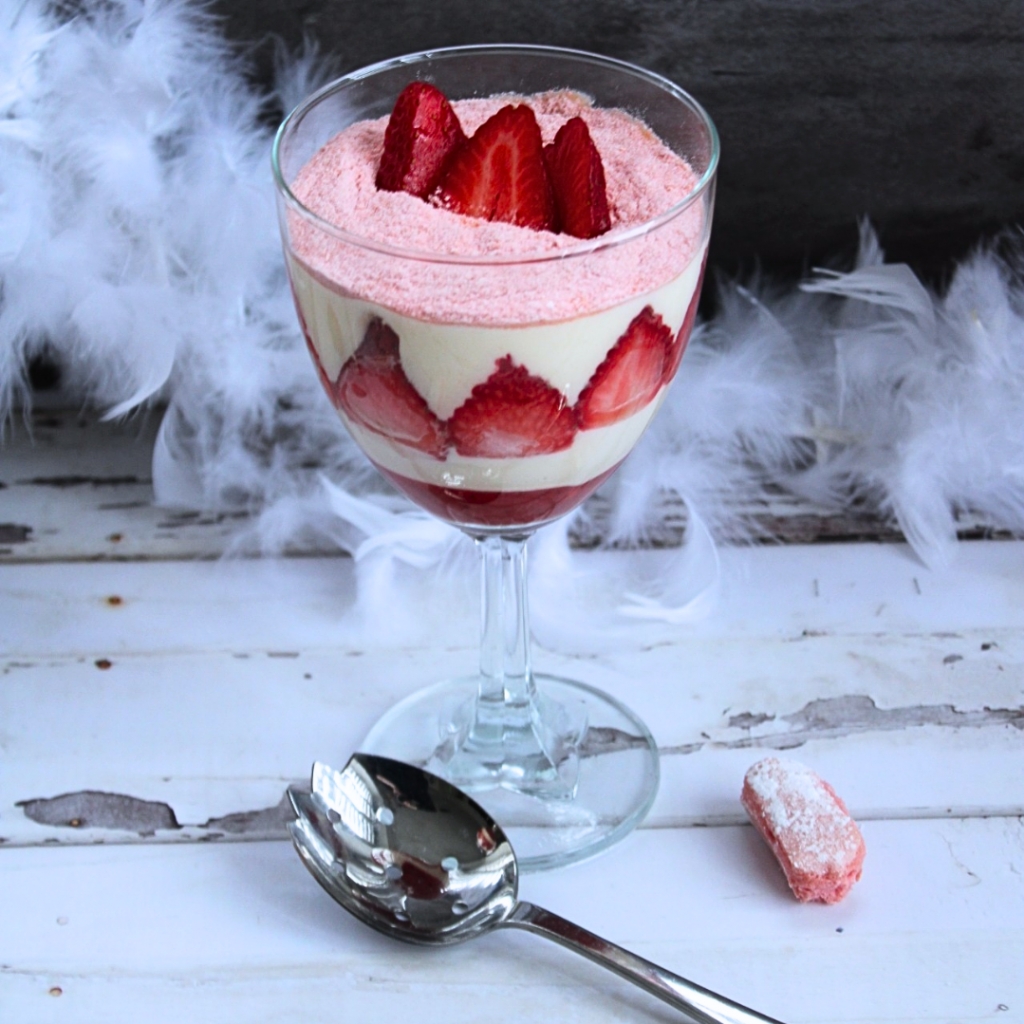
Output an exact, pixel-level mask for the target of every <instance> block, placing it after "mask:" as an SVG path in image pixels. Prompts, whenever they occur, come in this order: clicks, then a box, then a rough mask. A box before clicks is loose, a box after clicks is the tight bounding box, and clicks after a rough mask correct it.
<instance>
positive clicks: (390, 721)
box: [360, 675, 659, 871]
mask: <svg viewBox="0 0 1024 1024" xmlns="http://www.w3.org/2000/svg"><path fill="white" fill-rule="evenodd" d="M534 678H535V682H536V686H537V690H538V693H539V700H538V702H537V710H535V711H534V712H532V714H527V715H526V717H525V718H524V719H523V720H522V721H518V722H515V723H513V724H512V725H509V724H508V721H507V718H506V719H505V723H504V724H499V723H498V722H497V718H496V716H495V718H494V719H492V718H490V717H489V715H488V713H487V709H486V708H485V707H484V708H481V707H480V705H479V704H478V703H477V700H476V696H477V692H478V683H479V680H478V679H477V678H476V677H475V676H473V677H467V678H464V679H453V680H449V681H446V682H443V683H438V684H436V685H434V686H431V687H428V688H426V689H424V690H419V691H418V692H416V693H414V694H412V695H411V696H409V697H407V698H406V699H405V700H403V701H401V702H400V703H398V704H396V705H395V706H394V707H393V708H391V709H390V710H389V711H388V712H387V713H386V714H385V715H384V716H383V718H381V719H380V720H379V721H378V722H377V723H376V725H374V727H373V728H372V729H371V730H370V732H369V734H368V735H367V737H366V739H365V740H364V742H363V743H362V745H361V747H360V749H361V750H363V751H364V752H366V753H372V754H381V755H384V756H386V757H393V758H396V759H397V760H400V761H407V762H409V763H410V764H415V765H419V766H421V767H423V768H426V769H427V770H428V771H432V772H434V773H435V774H437V775H441V776H443V777H444V778H446V779H448V780H449V781H451V782H453V783H454V784H455V785H457V786H459V787H460V788H462V789H464V790H466V791H467V792H470V793H472V795H473V798H474V799H475V800H476V801H478V802H479V803H480V804H482V805H483V807H484V808H485V809H486V810H487V811H488V812H489V813H490V814H491V815H492V817H493V818H494V819H495V820H496V821H497V822H498V823H499V824H500V825H501V826H502V828H504V829H505V831H506V832H507V833H508V836H509V839H510V840H511V842H512V846H513V848H514V849H515V851H516V858H517V860H518V861H519V866H520V869H521V870H523V871H540V870H543V869H546V868H553V867H560V866H562V865H565V864H571V863H573V862H575V861H579V860H583V859H584V858H587V857H592V856H594V854H596V853H599V852H600V851H602V850H605V849H607V848H608V847H609V846H611V845H612V844H613V843H616V842H618V841H619V840H620V839H622V838H623V837H624V836H626V835H627V834H628V833H629V832H631V831H632V830H633V829H634V828H635V827H636V826H637V825H638V824H639V823H640V822H641V821H642V820H643V818H644V816H645V815H646V814H647V812H648V811H649V810H650V807H651V804H652V803H653V802H654V797H655V794H656V793H657V790H658V778H659V770H658V750H657V747H656V746H655V743H654V738H653V737H652V736H651V734H650V731H649V730H648V729H647V727H646V726H645V725H644V724H643V723H642V722H641V721H640V719H639V718H637V717H636V715H634V714H633V712H632V711H630V710H629V708H627V707H625V705H623V704H620V703H619V702H618V701H617V700H615V699H614V698H612V697H610V696H608V695H607V694H605V693H602V692H601V691H600V690H595V689H594V688H593V687H591V686H587V685H586V684H585V683H578V682H574V681H572V680H569V679H560V678H558V677H557V676H546V675H537V676H535V677H534Z"/></svg>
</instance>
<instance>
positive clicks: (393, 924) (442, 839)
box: [288, 754, 779, 1024]
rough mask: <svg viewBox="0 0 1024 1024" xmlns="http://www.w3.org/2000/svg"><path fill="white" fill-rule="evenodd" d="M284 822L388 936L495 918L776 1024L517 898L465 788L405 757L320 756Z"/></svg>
mask: <svg viewBox="0 0 1024 1024" xmlns="http://www.w3.org/2000/svg"><path fill="white" fill-rule="evenodd" d="M288 796H289V799H290V801H291V805H292V808H293V809H294V811H295V821H293V822H292V823H291V824H290V826H289V829H290V831H291V835H292V840H293V841H294V843H295V848H296V849H297V850H298V853H299V856H300V857H301V858H302V861H303V863H304V864H305V865H306V867H307V868H308V869H309V871H310V873H311V874H312V875H313V877H314V878H315V879H316V880H317V881H318V882H319V883H320V885H321V886H323V888H324V889H325V890H326V891H327V893H328V894H329V895H330V896H331V897H332V898H333V899H335V900H336V901H337V902H338V903H340V904H341V905H342V906H343V907H344V908H345V909H346V910H347V911H349V913H351V914H353V915H354V916H355V917H357V918H359V920H360V921H362V922H363V923H364V924H368V925H369V926H370V927H371V928H375V929H376V930H377V931H379V932H383V933H384V934H385V935H390V936H391V937H392V938H396V939H402V940H403V941H405V942H413V943H416V944H418V945H425V946H448V945H453V944H454V943H457V942H464V941H465V940H467V939H471V938H474V937H476V936H477V935H482V934H484V933H485V932H488V931H492V930H493V929H495V928H500V927H514V928H523V929H526V930H527V931H532V932H535V933H536V934H539V935H543V936H544V937H545V938H548V939H552V940H553V941H555V942H558V943H559V944H561V945H563V946H566V947H567V948H569V949H572V950H574V951H575V952H577V953H580V954H582V955H583V956H585V957H587V958H588V959H590V960H593V961H594V962H595V963H598V964H600V965H601V966H602V967H606V968H608V969H609V970H612V971H614V972H615V973H616V974H618V975H619V976H620V977H623V978H625V979H626V980H627V981H631V982H633V983H634V984H636V985H639V986H640V987H641V988H643V989H644V990H646V991H647V992H649V993H651V994H652V995H654V996H657V997H658V998H659V999H662V1000H664V1001H665V1002H667V1003H669V1004H671V1005H672V1006H674V1007H676V1008H677V1009H680V1010H682V1011H684V1012H685V1013H686V1014H687V1015H688V1016H690V1017H691V1018H693V1019H694V1020H696V1021H699V1022H701V1024H779V1022H778V1021H776V1020H774V1019H773V1018H771V1017H766V1016H764V1015H763V1014H760V1013H756V1012H755V1011H753V1010H750V1009H748V1008H747V1007H745V1006H741V1005H740V1004H739V1003H735V1002H733V1001H732V1000H730V999H727V998H725V997H724V996H720V995H717V994H715V993H714V992H711V991H709V990H708V989H705V988H702V987H701V986H699V985H696V984H694V983H693V982H690V981H687V980H686V979H684V978H680V977H679V976H678V975H675V974H672V973H671V972H669V971H666V970H664V969H663V968H660V967H658V966H656V965H655V964H652V963H650V962H649V961H647V960H644V959H643V958H641V957H638V956H636V955H635V954H633V953H630V952H628V951H627V950H624V949H622V948H621V947H619V946H616V945H614V944H613V943H610V942H607V941H605V940H604V939H601V938H599V937H598V936H596V935H594V934H592V933H591V932H588V931H586V930H584V929H583V928H580V927H579V926H577V925H574V924H572V923H571V922H569V921H566V920H565V919H564V918H561V917H559V916H558V915H557V914H552V913H551V912H550V911H547V910H543V909H542V908H540V907H537V906H534V905H533V904H531V903H527V902H525V901H521V900H519V899H518V884H519V872H518V865H517V863H516V856H515V852H514V851H513V849H512V844H511V843H510V842H509V841H508V837H507V836H506V835H505V833H504V831H503V830H502V828H501V826H500V825H499V824H498V823H497V822H496V821H494V819H493V818H491V816H490V815H489V814H488V813H487V812H486V811H485V810H484V809H483V808H482V807H480V805H479V804H477V803H476V802H475V801H474V800H472V799H471V798H470V797H468V796H467V795H466V794H465V793H463V792H462V791H461V790H460V789H458V788H457V787H455V786H453V785H452V784H451V783H449V782H446V781H445V780H444V779H441V778H439V777H438V776H436V775H432V774H431V773H430V772H427V771H424V770H423V769H421V768H417V767H414V766H413V765H409V764H405V763H404V762H401V761H394V760H391V759H390V758H386V757H378V756H376V755H371V754H355V755H353V757H352V758H351V760H350V761H349V762H348V764H347V765H346V766H345V768H344V769H342V770H340V771H339V770H337V769H334V768H331V767H329V766H328V765H325V764H321V763H319V762H318V763H316V764H314V766H313V774H312V780H311V787H310V789H309V790H308V791H307V790H303V789H297V788H295V787H289V790H288Z"/></svg>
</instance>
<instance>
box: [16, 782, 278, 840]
mask: <svg viewBox="0 0 1024 1024" xmlns="http://www.w3.org/2000/svg"><path fill="white" fill-rule="evenodd" d="M15 806H16V807H20V808H21V809H22V811H23V812H24V814H25V817H26V818H28V819H29V820H30V821H34V822H36V824H38V825H46V826H49V827H51V828H59V829H73V830H74V831H75V832H85V831H89V830H99V831H109V832H118V833H125V832H130V833H134V834H135V835H137V836H139V837H140V838H147V839H148V838H154V837H156V836H157V834H158V833H163V836H162V838H164V839H166V838H170V835H169V834H173V835H174V836H176V837H180V838H182V839H190V840H194V841H214V840H217V839H221V838H223V837H224V836H225V835H230V836H234V837H236V838H245V839H283V838H285V837H286V836H287V834H288V831H287V827H288V822H289V821H291V819H292V813H291V809H290V805H289V803H288V797H287V794H283V795H282V797H281V799H280V800H279V801H278V802H277V803H276V804H275V805H274V806H273V807H262V808H259V809H257V810H252V811H236V812H234V813H231V814H225V815H221V816H220V817H216V818H210V819H209V820H208V821H205V822H203V823H202V824H201V825H190V824H182V823H180V822H179V821H178V817H177V815H176V814H175V812H174V808H173V807H171V806H170V804H167V803H164V802H162V801H159V800H143V799H141V798H139V797H135V796H129V795H127V794H124V793H108V792H105V791H102V790H93V789H84V790H79V791H77V792H74V793H61V794H60V795H59V796H54V797H36V798H34V799H31V800H19V801H18V802H17V803H16V804H15ZM62 841H65V840H64V839H63V838H62V839H57V838H52V837H51V838H47V839H44V840H43V842H62ZM71 841H72V842H76V841H81V840H71ZM93 841H94V842H96V841H99V842H103V841H104V840H103V839H102V838H101V839H96V838H95V837H93Z"/></svg>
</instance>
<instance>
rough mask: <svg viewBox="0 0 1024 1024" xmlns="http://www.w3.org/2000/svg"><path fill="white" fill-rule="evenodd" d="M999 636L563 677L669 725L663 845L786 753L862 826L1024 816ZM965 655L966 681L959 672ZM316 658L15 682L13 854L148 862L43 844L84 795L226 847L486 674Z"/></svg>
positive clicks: (137, 661) (149, 665) (756, 649)
mask: <svg viewBox="0 0 1024 1024" xmlns="http://www.w3.org/2000/svg"><path fill="white" fill-rule="evenodd" d="M982 635H984V636H985V637H988V638H989V641H988V642H991V638H992V637H995V638H996V641H995V642H996V643H998V647H996V648H993V649H992V650H990V651H986V652H982V651H981V650H980V647H981V644H980V643H979V640H978V636H972V634H969V633H968V634H964V635H962V636H961V637H960V638H959V639H958V640H956V641H955V642H954V641H951V640H949V639H948V638H943V639H942V640H941V642H939V643H936V642H935V641H932V640H929V639H928V638H926V637H921V636H912V637H909V638H899V637H896V638H894V637H888V636H885V637H875V636H871V635H866V636H860V637H832V636H819V637H809V638H806V639H804V640H802V641H800V642H799V643H792V642H789V641H787V640H785V639H783V640H779V639H776V638H771V637H769V638H746V639H744V640H743V641H742V642H739V643H737V642H733V641H723V640H721V639H720V638H714V637H712V638H702V637H696V638H693V639H691V640H690V641H688V642H687V643H685V644H684V645H671V646H670V645H665V646H660V647H657V648H654V649H652V650H650V651H635V652H632V653H620V654H617V655H615V656H614V657H612V656H606V657H604V658H601V659H589V660H588V661H586V662H583V663H580V662H578V661H575V660H573V659H568V658H554V657H553V656H550V655H548V656H547V657H545V658H544V662H545V664H546V667H550V668H552V669H554V670H555V671H557V672H562V673H565V672H568V671H572V670H576V669H582V670H583V671H581V672H580V674H581V675H582V676H583V677H584V679H585V680H586V681H588V682H591V683H593V684H596V685H599V686H601V687H603V688H604V689H606V690H608V691H609V692H611V693H613V694H615V695H616V696H618V697H619V698H620V699H623V700H625V701H627V702H628V703H630V704H631V705H633V706H634V708H635V709H636V710H637V711H638V713H640V714H641V715H642V716H643V717H644V718H645V720H647V721H648V722H650V723H651V725H652V727H653V729H654V733H655V738H656V739H657V740H658V742H659V744H660V745H661V747H662V750H663V758H662V768H663V781H662V786H661V790H660V793H659V797H658V801H657V803H656V805H655V808H654V811H653V812H652V816H651V818H650V819H649V825H652V826H656V827H663V826H666V825H688V824H694V823H698V824H708V823H720V822H734V821H738V820H742V818H743V813H742V811H741V809H740V807H739V804H738V800H737V798H738V793H739V789H740V785H741V782H742V777H743V774H744V772H745V770H746V769H747V767H749V765H750V764H752V763H753V762H754V761H755V760H756V759H757V758H758V757H761V756H764V755H765V754H766V753H778V752H780V751H781V752H782V753H784V754H788V756H795V757H798V758H800V759H802V760H805V761H807V762H808V763H810V764H812V765H814V766H815V767H816V768H817V769H818V770H819V771H820V772H821V773H822V774H823V775H824V776H825V777H826V778H828V779H830V780H831V781H832V782H833V784H834V785H835V786H836V787H837V789H838V790H839V792H840V793H841V794H842V795H843V796H844V799H846V800H847V802H848V803H849V805H850V807H851V809H852V810H853V811H854V813H855V814H856V815H858V816H859V817H862V818H871V817H906V816H914V815H931V816H935V815H943V814H992V813H1024V730H1022V729H1021V722H1022V721H1024V710H1022V708H1024V694H1022V692H1021V665H1022V663H1024V639H1022V638H1021V637H1020V635H1019V634H1017V633H1013V632H1010V631H999V632H996V633H991V632H988V631H986V632H985V633H984V634H982ZM951 643H955V644H956V645H959V647H960V649H962V650H964V652H965V653H964V657H963V660H961V661H957V662H952V663H950V664H943V660H944V656H945V652H946V651H948V650H949V647H950V644H951ZM296 647H297V648H298V649H293V650H290V651H288V650H286V651H270V652H267V651H259V650H256V651H251V652H250V651H235V652H212V653H197V654H181V653H174V654H155V655H138V654H128V655H121V654H113V655H111V657H110V659H109V667H107V668H101V667H97V665H98V664H99V665H105V664H107V660H105V658H100V659H95V658H93V657H91V656H80V657H78V658H66V657H60V658H53V657H51V658H37V657H33V658H31V659H25V660H18V661H13V662H9V663H8V665H7V666H6V668H5V670H4V672H5V674H4V678H3V685H2V686H0V723H3V724H2V736H0V742H2V745H3V751H4V763H5V771H4V777H3V784H2V786H0V837H2V838H3V839H4V840H6V842H8V843H10V844H20V843H43V842H52V841H55V840H59V841H61V842H73V843H82V842H86V843H88V842H93V841H98V840H102V841H138V840H139V838H140V837H139V836H138V835H137V834H136V832H134V831H131V830H128V831H123V830H118V829H116V828H114V829H112V828H110V827H103V828H98V829H90V828H88V827H84V828H83V827H79V828H74V827H67V826H64V827H59V826H56V825H54V824H46V825H43V824H38V823H37V822H34V821H31V820H29V819H27V818H26V817H25V815H24V813H23V811H22V809H21V808H19V807H17V806H15V805H16V804H17V803H18V802H21V801H26V800H33V799H40V798H43V799H50V798H54V797H57V796H60V795H61V794H66V793H69V792H77V791H82V790H96V791H102V792H107V793H115V794H122V795H125V796H130V797H133V798H136V799H141V800H148V801H157V802H160V803H164V804H167V805H168V806H169V807H170V808H171V809H172V810H173V812H174V816H175V819H176V820H177V822H178V823H179V824H180V825H182V826H186V827H183V828H182V829H176V830H171V831H170V832H158V833H157V834H155V835H154V836H152V837H151V838H152V839H153V841H171V840H180V839H191V838H197V837H200V836H205V835H208V834H210V833H213V834H222V833H223V832H224V826H223V824H222V823H217V822H214V823H211V824H209V825H207V826H206V827H205V828H203V827H201V826H203V825H204V823H207V822H209V821H210V819H213V818H219V817H222V816H224V815H228V814H236V813H240V812H253V811H258V810H261V809H266V808H270V807H273V806H274V805H276V804H277V803H278V802H279V800H280V798H281V796H282V793H283V790H284V787H285V785H286V784H287V783H288V782H290V781H295V780H300V779H302V778H304V777H305V776H306V775H307V774H308V771H309V766H310V764H311V762H312V761H313V760H314V759H321V760H327V761H333V762H335V763H344V761H345V760H346V759H347V757H348V755H349V753H351V751H352V750H354V749H357V748H358V745H359V742H360V740H361V738H362V736H363V735H364V734H365V732H366V731H367V730H368V728H369V727H370V725H371V724H372V723H373V722H374V721H375V720H376V719H377V718H378V717H379V716H380V714H382V713H383V712H384V711H385V710H386V709H387V708H388V707H390V706H391V705H392V704H393V703H395V701H397V700H398V699H399V698H401V697H402V696H404V695H405V694H406V693H407V692H410V691H411V690H413V689H415V688H416V687H417V686H418V685H420V684H421V683H422V682H423V681H425V680H426V679H427V678H434V677H435V676H436V677H443V676H451V675H460V674H464V673H466V672H468V671H470V670H471V669H472V667H473V659H474V652H473V651H471V650H468V649H464V648H463V649H453V650H430V651H428V650H423V649H416V648H412V649H406V650H396V651H390V652H389V651H381V650H377V651H365V652H362V651H359V650H357V649H346V648H338V649H335V650H330V649H315V648H314V649H312V650H305V649H301V646H300V645H296ZM969 648H973V649H974V650H973V651H972V650H970V649H969ZM993 652H995V656H994V655H993ZM864 666H867V668H864ZM1001 669H1005V671H1004V670H1001ZM684 670H685V673H686V678H684V679H683V680H682V681H680V678H679V677H680V673H681V672H682V671H684ZM762 717H764V718H766V719H767V720H765V721H762V722H761V723H760V724H759V725H757V726H755V727H748V726H746V725H745V724H744V723H745V722H746V721H748V720H753V721H756V720H757V719H759V718H762ZM787 719H789V721H787ZM55 752H56V753H57V755H58V756H55ZM62 820H70V817H68V818H66V819H62ZM238 827H239V828H242V826H241V825H239V826H238ZM268 829H269V833H268V831H267V830H268ZM280 830H281V822H280V820H279V819H275V820H273V821H271V822H269V823H268V822H267V821H265V820H262V819H261V820H260V821H257V822H254V823H252V826H251V828H250V827H245V828H244V829H243V831H242V832H241V833H240V834H241V835H242V836H243V837H251V836H253V835H265V834H281V832H280ZM143 831H147V832H148V831H151V829H150V828H149V827H145V828H143ZM231 834H232V833H229V837H230V835H231Z"/></svg>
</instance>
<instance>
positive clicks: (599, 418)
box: [576, 306, 672, 430]
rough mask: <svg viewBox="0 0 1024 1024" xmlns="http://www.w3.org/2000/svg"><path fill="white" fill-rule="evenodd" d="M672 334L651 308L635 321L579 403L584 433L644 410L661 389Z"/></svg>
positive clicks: (577, 417) (605, 360) (641, 313)
mask: <svg viewBox="0 0 1024 1024" xmlns="http://www.w3.org/2000/svg"><path fill="white" fill-rule="evenodd" d="M671 344H672V331H671V330H670V329H669V327H668V325H667V324H666V323H665V321H664V320H662V319H661V317H660V316H658V314H657V313H655V312H654V310H653V309H652V308H651V307H650V306H645V307H644V308H643V309H642V310H641V311H640V312H639V313H637V315H636V316H635V317H634V318H633V320H632V322H631V323H630V325H629V326H628V327H627V328H626V330H625V333H624V334H623V335H622V337H621V338H619V340H618V341H617V342H616V343H615V345H614V347H613V348H612V350H611V351H610V352H609V353H608V355H606V356H605V357H604V362H602V363H601V365H600V366H599V367H598V368H597V369H596V370H595V371H594V373H593V376H591V378H590V380H589V381H588V382H587V386H586V387H585V388H584V389H583V391H582V392H581V393H580V397H579V400H578V401H577V403H576V421H577V422H578V423H579V425H580V429H581V430H590V429H592V428H593V427H606V426H608V424H609V423H616V422H617V421H618V420H621V419H625V418H626V417H627V416H631V415H632V414H633V413H635V412H637V411H638V410H639V409H642V408H643V407H644V406H645V405H646V404H647V403H648V402H649V401H650V400H651V399H652V398H654V396H655V395H656V394H657V393H658V389H659V388H660V387H661V383H662V377H663V374H664V368H665V359H666V358H667V356H668V351H669V347H670V346H671Z"/></svg>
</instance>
